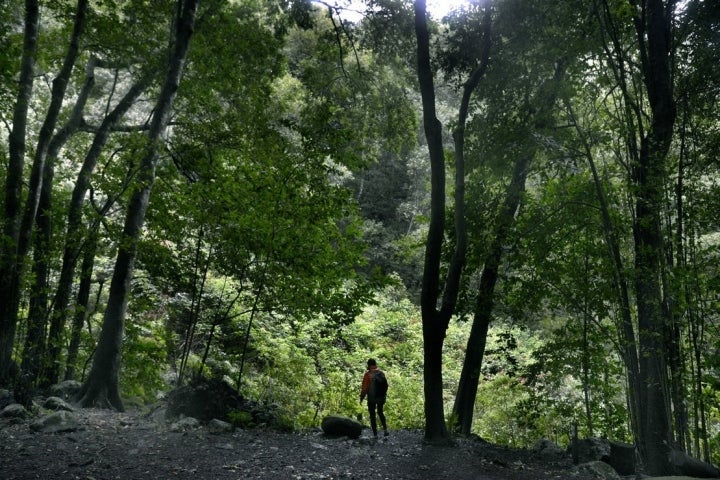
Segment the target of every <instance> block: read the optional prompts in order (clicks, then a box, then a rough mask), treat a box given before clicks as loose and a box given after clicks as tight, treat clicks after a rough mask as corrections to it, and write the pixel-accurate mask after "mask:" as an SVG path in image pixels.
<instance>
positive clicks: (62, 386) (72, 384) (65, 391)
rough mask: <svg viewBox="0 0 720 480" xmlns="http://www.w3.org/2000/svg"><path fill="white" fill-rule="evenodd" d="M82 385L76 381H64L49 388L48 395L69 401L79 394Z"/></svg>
mask: <svg viewBox="0 0 720 480" xmlns="http://www.w3.org/2000/svg"><path fill="white" fill-rule="evenodd" d="M81 388H82V384H81V383H80V382H78V381H77V380H65V381H64V382H60V383H57V384H55V385H53V386H51V387H50V395H52V396H53V397H60V398H61V399H63V400H71V399H72V398H73V397H75V395H77V394H78V393H79V392H80V389H81Z"/></svg>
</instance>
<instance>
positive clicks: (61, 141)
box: [22, 73, 95, 386]
mask: <svg viewBox="0 0 720 480" xmlns="http://www.w3.org/2000/svg"><path fill="white" fill-rule="evenodd" d="M94 84H95V82H94V76H93V75H92V74H91V73H89V74H88V76H86V79H85V82H84V84H83V87H82V89H81V90H80V94H79V95H78V99H77V101H76V102H75V106H74V108H73V112H72V114H71V116H70V119H69V120H68V122H67V123H66V124H65V126H64V127H63V128H61V129H60V130H59V131H58V132H57V133H56V134H55V135H54V136H53V138H52V140H51V141H50V144H49V147H48V152H47V160H46V161H45V167H44V172H43V182H42V188H41V190H40V203H39V205H38V213H37V216H36V225H37V233H36V236H35V239H34V247H33V278H34V285H33V287H32V290H31V292H32V293H31V297H30V306H29V310H28V320H27V335H26V338H25V348H24V349H23V360H22V365H23V366H22V369H23V374H24V375H25V379H26V381H28V382H30V383H32V384H35V383H36V382H37V380H38V376H39V375H40V373H41V372H43V363H45V369H46V370H45V372H47V366H48V364H47V361H46V359H45V353H46V352H47V349H46V347H47V345H46V343H45V340H46V338H45V336H46V333H47V321H48V310H49V304H48V296H49V288H50V287H49V282H48V277H49V275H50V264H49V262H50V258H51V255H52V253H51V243H52V218H51V216H50V212H51V210H52V184H53V179H54V176H55V161H56V160H57V157H58V154H59V153H60V150H61V148H62V147H63V146H64V145H65V143H66V142H67V141H68V139H69V138H70V137H71V136H72V135H73V134H74V133H75V132H76V131H77V129H78V127H79V126H80V123H81V122H82V114H83V111H84V109H85V105H86V104H87V100H88V98H89V95H90V92H91V90H92V88H93V85H94ZM49 361H50V362H57V361H58V359H57V358H54V359H51V360H49ZM56 380H57V379H55V381H56ZM55 381H53V382H51V383H55ZM40 384H41V385H43V386H47V385H49V383H48V381H47V378H46V377H45V376H43V378H41V379H40Z"/></svg>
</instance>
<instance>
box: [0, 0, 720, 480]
mask: <svg viewBox="0 0 720 480" xmlns="http://www.w3.org/2000/svg"><path fill="white" fill-rule="evenodd" d="M429 8H430V5H426V3H425V1H424V0H417V1H415V2H410V1H407V0H367V1H365V2H359V1H354V2H349V1H348V2H345V1H338V2H328V1H318V2H310V1H307V0H282V1H276V2H264V1H255V0H235V1H232V2H225V1H220V0H154V1H152V2H143V1H134V0H111V1H105V2H90V1H88V0H62V1H57V0H53V1H46V0H25V1H19V0H7V1H5V2H3V3H2V4H0V23H1V24H2V25H0V116H1V117H2V126H1V127H0V140H1V141H0V160H1V161H0V181H2V182H3V185H4V196H3V201H2V210H1V213H0V215H1V217H0V224H1V226H2V234H1V235H2V236H1V240H0V388H3V389H7V390H8V391H12V392H14V395H15V399H16V400H17V401H19V402H20V403H25V404H27V405H30V404H31V400H32V396H33V394H34V393H35V392H38V391H42V390H44V389H47V388H48V387H50V386H51V385H54V384H57V383H58V382H61V381H64V380H76V381H79V382H80V383H81V384H82V388H81V390H80V394H79V395H78V397H77V398H76V399H75V401H76V402H77V403H78V404H79V405H82V406H103V407H110V408H115V409H119V410H122V409H124V408H126V406H127V405H132V406H143V405H149V404H153V403H155V402H158V401H160V400H161V399H162V398H164V396H165V395H167V393H168V392H170V391H171V390H172V389H174V388H178V387H181V386H183V385H186V384H187V383H188V382H192V381H193V379H197V378H199V377H208V378H213V379H222V380H224V381H225V382H227V383H228V384H229V385H230V386H232V387H233V388H235V389H237V390H238V391H239V392H240V393H241V394H242V395H243V396H245V397H247V398H251V399H253V400H254V401H257V402H260V403H264V404H266V405H273V408H275V409H276V411H277V415H278V418H279V419H280V423H281V424H282V426H283V427H284V428H289V429H303V428H307V427H311V426H317V425H318V424H319V422H320V420H321V419H322V418H323V417H324V416H325V415H327V414H332V413H342V414H344V415H352V416H354V415H356V414H358V413H360V412H361V410H362V409H361V407H360V406H359V405H358V402H357V399H358V395H359V388H360V379H361V378H362V373H363V370H364V365H365V361H366V360H367V358H369V357H373V358H377V359H378V362H379V363H380V365H381V366H382V368H383V369H384V370H386V371H387V375H388V380H389V383H390V392H389V399H390V400H389V402H390V403H389V408H388V410H387V413H388V422H389V424H390V426H391V428H422V429H423V430H424V432H425V439H426V440H428V441H431V442H444V441H446V440H448V439H449V438H450V437H451V436H452V435H454V434H464V435H469V434H471V433H474V434H478V435H480V436H482V437H483V438H485V439H487V440H490V441H493V442H496V443H499V444H505V445H512V446H527V445H532V444H534V443H535V442H536V441H537V440H539V439H541V438H550V439H552V440H554V441H557V442H559V443H561V444H567V443H568V442H570V440H571V432H572V430H573V426H576V427H577V429H578V430H579V434H580V435H581V436H603V437H607V438H611V439H615V440H618V441H623V442H629V443H634V444H635V445H636V446H637V448H638V451H639V453H640V456H641V458H642V460H643V463H644V464H645V466H646V468H647V470H648V472H649V473H652V474H669V473H673V465H672V464H671V463H670V462H669V460H668V459H669V453H670V451H671V450H680V451H683V452H686V453H687V454H689V455H691V456H693V457H697V458H700V459H703V460H705V461H707V462H714V463H718V462H720V393H719V392H718V391H719V387H720V373H719V369H720V350H718V343H717V341H716V339H717V338H718V335H719V334H720V332H718V328H719V326H720V308H719V306H720V303H719V302H718V298H720V281H719V280H718V279H719V278H720V277H719V276H718V255H719V253H720V251H719V249H720V204H719V203H718V202H719V200H718V199H720V195H719V194H720V184H719V183H718V179H719V178H720V177H719V176H718V169H719V168H720V163H719V162H718V157H717V152H718V151H720V148H718V147H719V145H720V118H719V117H718V112H720V108H718V98H720V95H718V93H720V92H719V90H720V5H718V4H716V2H711V1H707V0H685V1H677V0H645V1H642V2H638V1H635V0H558V1H556V2H552V3H551V4H550V3H548V2H545V1H542V0H474V1H470V2H467V3H462V4H460V6H459V7H458V8H456V9H453V10H450V11H448V12H444V13H442V14H437V13H434V12H432V11H431V12H428V9H429ZM428 13H429V14H428Z"/></svg>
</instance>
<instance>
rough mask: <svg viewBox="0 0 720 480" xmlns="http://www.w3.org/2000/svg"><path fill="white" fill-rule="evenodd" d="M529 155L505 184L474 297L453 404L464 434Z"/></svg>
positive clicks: (469, 421) (469, 423) (469, 425)
mask: <svg viewBox="0 0 720 480" xmlns="http://www.w3.org/2000/svg"><path fill="white" fill-rule="evenodd" d="M532 159H533V156H531V155H527V156H523V157H520V158H519V159H518V161H517V162H515V167H514V169H513V175H512V179H511V180H510V183H509V184H508V186H507V189H506V193H505V199H504V201H503V205H502V207H501V209H500V211H499V212H498V214H497V218H496V219H495V231H494V233H493V237H492V238H493V240H492V242H491V244H490V247H489V249H488V253H487V256H486V257H485V261H484V264H483V270H482V274H481V275H480V285H479V286H478V290H477V296H476V297H475V298H476V300H475V312H474V316H473V324H472V327H471V329H470V336H469V337H468V342H467V348H466V350H465V359H464V361H463V368H462V371H461V373H460V382H459V383H458V391H457V396H456V397H455V404H454V406H453V417H454V418H456V419H457V422H458V427H459V428H460V431H461V432H462V433H463V434H464V435H469V434H470V433H471V428H472V421H473V412H474V411H475V397H476V396H477V390H478V383H479V381H480V369H481V368H482V361H483V357H484V354H485V345H486V343H487V334H488V329H489V327H490V321H491V318H492V310H493V306H494V304H495V285H496V283H497V279H498V270H499V268H500V264H501V261H502V249H503V247H504V246H505V244H506V242H507V239H508V235H509V233H510V229H511V228H512V225H513V224H514V219H515V213H516V212H517V209H518V208H519V206H520V200H521V198H522V194H523V192H524V191H525V179H526V177H527V170H528V168H529V166H530V163H531V162H532Z"/></svg>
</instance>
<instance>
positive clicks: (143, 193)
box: [78, 0, 198, 411]
mask: <svg viewBox="0 0 720 480" xmlns="http://www.w3.org/2000/svg"><path fill="white" fill-rule="evenodd" d="M197 8H198V0H187V1H185V2H183V1H181V0H178V2H177V11H176V15H177V16H176V17H175V22H174V23H173V24H174V25H175V29H174V31H173V32H172V35H171V38H172V41H171V45H172V51H171V54H170V57H169V62H168V72H167V76H166V77H165V81H164V83H163V86H162V88H161V90H160V93H159V94H158V100H157V103H156V105H155V110H154V112H153V118H152V122H151V124H150V129H149V131H148V135H147V137H148V138H147V145H146V148H145V152H144V154H143V158H142V160H141V163H140V166H139V170H138V172H137V178H136V186H135V189H134V191H133V194H132V198H131V200H130V204H129V205H128V208H127V213H126V217H125V226H124V228H123V234H122V238H121V241H120V245H119V248H118V255H117V259H116V261H115V269H114V272H113V277H112V282H111V284H110V296H109V299H108V306H107V309H106V311H105V317H104V319H103V326H102V330H101V333H100V339H99V340H98V348H97V350H96V352H95V357H94V359H93V365H92V368H91V370H90V374H89V376H88V378H87V380H86V381H85V383H84V384H83V386H82V389H81V390H80V392H79V393H78V402H79V403H80V405H82V406H86V407H87V406H91V405H96V404H99V405H102V406H112V407H114V408H116V409H117V410H120V411H122V410H124V407H123V403H122V400H121V398H120V392H119V386H118V376H119V370H120V357H121V346H122V337H123V330H124V321H125V312H126V309H127V302H128V294H129V290H130V282H131V280H132V274H133V267H134V264H135V258H136V256H137V245H138V240H139V238H140V234H141V229H142V226H143V222H144V220H145V213H146V211H147V206H148V201H149V199H150V192H151V190H152V185H153V182H154V181H155V170H156V168H157V161H158V158H159V156H160V155H159V147H160V145H159V142H160V141H161V137H162V136H163V134H164V133H165V130H166V128H167V124H168V121H169V118H170V114H171V113H172V108H173V102H174V100H175V96H176V94H177V90H178V88H179V85H180V81H181V79H182V74H183V69H184V67H185V62H186V60H187V55H188V50H189V47H190V39H191V37H192V34H193V31H194V28H195V16H196V13H197Z"/></svg>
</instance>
